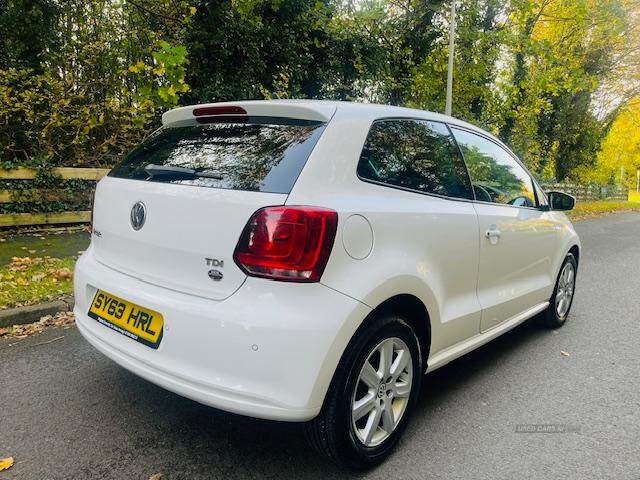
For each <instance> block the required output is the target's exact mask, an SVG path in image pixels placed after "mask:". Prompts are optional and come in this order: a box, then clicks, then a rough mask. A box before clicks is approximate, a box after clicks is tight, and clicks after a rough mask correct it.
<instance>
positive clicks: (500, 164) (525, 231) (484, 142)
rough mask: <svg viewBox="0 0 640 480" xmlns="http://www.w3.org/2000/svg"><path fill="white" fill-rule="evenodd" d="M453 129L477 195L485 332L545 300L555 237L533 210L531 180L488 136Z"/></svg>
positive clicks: (554, 231)
mask: <svg viewBox="0 0 640 480" xmlns="http://www.w3.org/2000/svg"><path fill="white" fill-rule="evenodd" d="M452 130H453V132H454V136H455V138H456V141H457V142H458V145H459V147H460V149H461V150H462V153H463V156H464V158H465V162H466V164H467V168H468V170H469V175H470V177H471V181H472V184H473V189H474V192H475V195H476V201H475V202H474V207H475V209H476V212H477V214H478V223H479V227H480V228H479V233H480V261H479V267H478V285H477V291H478V299H479V301H480V305H481V306H482V319H481V331H482V332H484V331H487V330H489V329H490V328H492V327H494V326H496V325H498V324H500V323H502V322H504V321H507V320H509V319H511V318H513V317H515V316H517V315H518V314H520V313H523V312H525V311H527V310H529V309H531V308H533V307H535V306H538V305H540V304H542V303H543V302H545V301H547V300H548V299H549V295H550V288H549V287H550V285H552V282H553V275H552V274H551V270H552V260H553V258H554V252H555V250H557V237H558V232H557V228H556V225H555V224H554V223H553V222H551V221H549V220H548V218H546V217H545V211H544V209H541V208H539V207H538V199H537V196H536V193H535V187H534V183H533V180H532V178H531V176H530V175H529V173H528V172H527V171H526V170H525V168H524V167H522V165H521V164H520V163H519V162H518V160H517V159H516V158H515V157H514V156H513V155H512V154H511V153H510V152H509V151H507V150H506V149H505V148H503V147H502V146H501V145H499V144H498V142H495V141H493V140H492V139H490V138H489V137H488V136H487V137H485V136H482V135H480V134H477V133H475V132H472V131H469V130H466V129H462V128H456V127H454V128H452Z"/></svg>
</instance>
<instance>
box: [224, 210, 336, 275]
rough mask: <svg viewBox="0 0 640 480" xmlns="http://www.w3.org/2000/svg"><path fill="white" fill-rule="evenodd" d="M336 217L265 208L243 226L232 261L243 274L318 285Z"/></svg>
mask: <svg viewBox="0 0 640 480" xmlns="http://www.w3.org/2000/svg"><path fill="white" fill-rule="evenodd" d="M337 225H338V214H337V213H336V212H335V211H333V210H329V209H325V208H317V207H289V206H281V207H266V208H261V209H260V210H258V211H257V212H255V213H254V214H253V215H252V217H251V218H250V219H249V222H248V223H247V225H246V226H245V227H244V230H243V231H242V234H241V235H240V240H239V241H238V245H237V246H236V250H235V252H234V254H233V258H234V260H235V262H236V264H237V265H238V266H239V267H240V268H241V269H242V270H243V271H244V272H245V273H246V274H247V275H250V276H254V277H263V278H270V279H273V280H281V281H289V282H318V281H319V280H320V277H322V272H323V271H324V268H325V266H326V265H327V260H329V255H330V254H331V248H332V247H333V240H334V238H335V235H336V228H337Z"/></svg>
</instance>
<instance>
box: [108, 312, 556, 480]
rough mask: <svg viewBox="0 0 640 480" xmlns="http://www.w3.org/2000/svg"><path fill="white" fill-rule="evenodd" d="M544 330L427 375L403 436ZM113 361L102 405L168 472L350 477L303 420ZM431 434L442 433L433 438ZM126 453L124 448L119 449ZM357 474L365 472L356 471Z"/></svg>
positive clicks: (521, 333)
mask: <svg viewBox="0 0 640 480" xmlns="http://www.w3.org/2000/svg"><path fill="white" fill-rule="evenodd" d="M545 334H546V333H545V331H544V330H541V329H540V328H539V327H537V326H536V325H535V324H534V323H533V322H531V321H529V322H525V323H524V324H522V325H520V326H518V327H516V328H515V329H514V330H512V331H510V332H508V333H506V334H504V335H502V336H501V337H499V338H497V339H495V340H493V341H492V342H489V343H488V344H487V345H485V346H483V347H481V348H479V349H477V350H475V351H473V352H471V353H469V354H467V355H465V356H463V357H461V358H459V359H457V360H455V361H453V362H451V363H450V364H448V365H446V366H444V367H442V368H440V369H439V370H437V371H435V372H433V373H430V374H428V375H426V376H425V377H424V379H423V384H422V389H421V392H420V397H419V401H418V404H417V406H416V410H415V413H414V417H413V419H412V424H411V425H410V426H409V430H408V432H407V434H408V436H409V439H408V440H405V442H403V443H404V444H408V442H410V441H411V438H415V436H416V435H422V433H420V429H421V427H424V426H425V423H428V418H429V416H430V415H432V414H435V413H437V412H436V411H437V410H438V409H441V408H446V404H447V401H448V400H449V399H450V397H453V396H455V395H456V394H457V392H458V391H460V390H464V388H465V385H466V384H467V383H469V382H472V381H473V380H474V377H476V376H477V375H481V374H483V373H485V374H486V373H487V371H488V370H491V369H492V367H495V366H496V365H497V364H499V363H500V362H501V360H504V359H506V358H508V357H509V356H511V355H514V354H516V353H515V352H517V350H518V349H519V348H521V347H522V346H523V345H524V344H526V343H528V342H532V341H535V340H536V339H537V338H539V337H541V336H543V335H545ZM113 368H114V369H117V372H111V373H113V380H114V383H115V385H112V387H113V390H112V391H113V392H119V394H117V395H115V394H114V397H113V398H111V399H109V398H108V394H107V398H105V401H104V402H101V404H102V406H103V408H104V407H105V406H106V408H110V409H112V410H113V412H112V413H113V415H114V418H119V419H120V420H118V421H119V422H120V423H121V425H120V428H121V429H123V430H124V432H123V433H124V434H125V435H126V437H127V439H126V442H124V443H125V444H127V445H128V447H127V449H126V450H127V451H129V450H130V449H131V448H133V449H134V451H135V450H136V449H144V451H145V452H146V460H145V461H146V462H147V463H148V464H149V468H151V469H152V470H153V469H154V468H155V470H157V471H160V472H162V473H163V474H164V475H165V476H166V478H168V479H173V478H189V479H192V478H245V477H246V478H255V477H256V476H258V477H260V478H270V477H277V478H318V479H320V478H322V479H331V478H345V477H347V476H348V475H347V474H345V472H342V471H340V470H338V469H337V468H335V467H333V466H332V465H330V464H329V463H327V462H325V461H323V460H322V459H321V458H320V457H319V456H318V455H316V454H315V453H314V452H313V451H312V450H311V449H310V447H308V446H307V444H306V442H305V440H304V435H303V431H302V426H301V424H295V423H285V422H275V421H268V420H260V419H254V418H249V417H244V416H240V415H235V414H231V413H227V412H222V411H220V410H216V409H213V408H210V407H207V406H204V405H201V404H198V403H196V402H193V401H191V400H188V399H186V398H183V397H180V396H178V395H176V394H173V393H171V392H168V391H165V390H164V389H161V388H160V387H157V386H155V385H153V384H151V383H148V382H146V381H145V380H143V379H140V378H138V377H137V376H135V375H133V374H131V373H130V372H128V371H126V370H124V369H120V368H118V367H116V366H115V365H114V366H113ZM416 424H417V425H418V426H417V427H416ZM427 427H428V425H427ZM436 433H437V432H436ZM114 440H115V439H114ZM120 440H121V439H120ZM431 441H437V440H436V439H434V438H433V437H432V438H431ZM400 449H402V446H401V447H400ZM118 451H120V449H118ZM124 453H125V449H124V448H123V449H122V450H121V451H120V454H119V455H124ZM398 453H399V452H396V456H397V455H398ZM132 461H133V460H132ZM380 468H385V467H384V465H383V466H382V467H380ZM258 472H259V473H258ZM359 476H362V475H354V477H359Z"/></svg>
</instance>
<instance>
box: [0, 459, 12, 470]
mask: <svg viewBox="0 0 640 480" xmlns="http://www.w3.org/2000/svg"><path fill="white" fill-rule="evenodd" d="M12 466H13V457H9V458H0V471H2V470H6V469H7V468H11V467H12Z"/></svg>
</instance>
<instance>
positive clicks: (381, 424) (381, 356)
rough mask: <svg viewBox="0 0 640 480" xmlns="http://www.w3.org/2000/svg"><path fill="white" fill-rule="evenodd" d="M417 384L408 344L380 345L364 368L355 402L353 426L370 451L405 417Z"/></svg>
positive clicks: (385, 342)
mask: <svg viewBox="0 0 640 480" xmlns="http://www.w3.org/2000/svg"><path fill="white" fill-rule="evenodd" d="M412 381H413V359H412V358H411V351H410V350H409V347H408V346H407V344H406V343H405V342H404V341H403V340H401V339H399V338H397V337H391V338H387V339H385V340H383V341H382V342H380V343H379V344H378V345H377V346H376V347H375V348H374V349H373V350H372V351H371V352H370V353H369V355H368V356H367V359H366V360H365V362H364V365H363V366H362V369H361V371H360V375H359V377H358V381H357V384H356V387H355V390H354V392H353V398H352V402H351V426H352V428H353V431H354V433H355V434H356V436H357V438H358V440H360V442H362V444H363V445H364V446H366V447H375V446H377V445H380V444H381V443H382V442H384V441H385V440H386V439H387V438H389V436H390V435H391V434H392V433H393V431H394V430H395V429H396V427H397V426H398V424H399V422H400V420H401V419H402V416H403V415H404V413H405V411H406V409H407V405H408V403H409V398H410V395H411V386H412Z"/></svg>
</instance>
